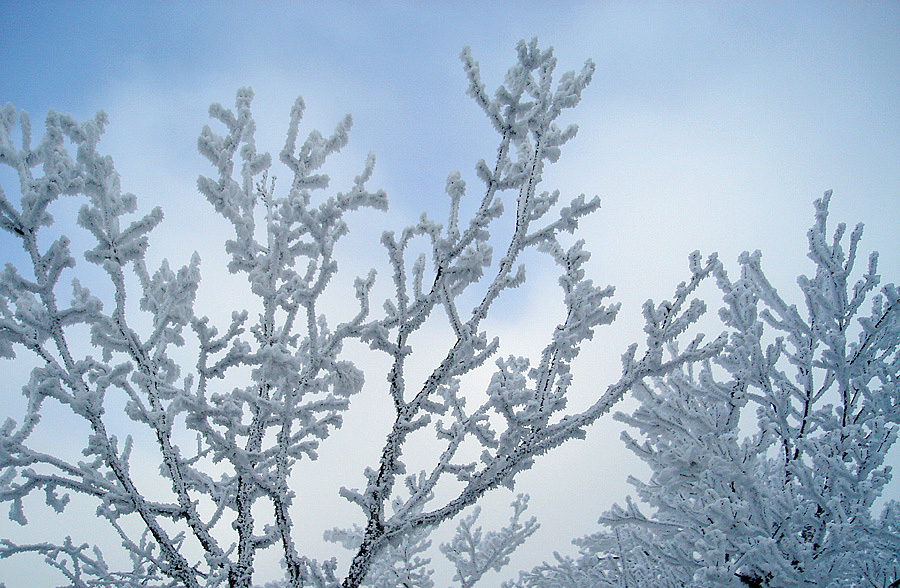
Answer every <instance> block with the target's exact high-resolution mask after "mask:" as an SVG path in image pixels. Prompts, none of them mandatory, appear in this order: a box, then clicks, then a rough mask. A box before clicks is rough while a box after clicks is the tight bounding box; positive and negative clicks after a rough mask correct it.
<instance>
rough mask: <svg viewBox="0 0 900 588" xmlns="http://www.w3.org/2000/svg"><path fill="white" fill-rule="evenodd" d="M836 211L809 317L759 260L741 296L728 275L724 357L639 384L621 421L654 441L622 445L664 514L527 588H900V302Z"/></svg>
mask: <svg viewBox="0 0 900 588" xmlns="http://www.w3.org/2000/svg"><path fill="white" fill-rule="evenodd" d="M830 197H831V194H830V192H829V193H826V195H825V197H824V198H822V199H820V200H818V201H817V202H816V207H815V209H816V220H815V224H814V225H813V227H812V228H811V229H810V231H809V234H808V237H809V258H810V259H811V260H812V262H813V264H814V267H815V271H814V274H813V275H812V277H805V276H802V277H800V278H799V279H798V284H799V286H800V293H801V294H802V300H803V307H802V310H801V309H800V308H798V307H797V306H796V305H795V304H790V303H789V302H788V300H787V299H785V298H783V297H782V296H781V295H780V294H779V293H778V292H777V291H776V289H775V288H774V287H773V286H772V284H771V283H770V282H769V280H768V279H767V278H766V276H765V274H764V273H763V270H762V262H761V256H760V254H759V252H756V253H754V254H744V255H743V256H741V258H740V265H741V268H742V272H741V278H740V279H739V280H737V281H732V280H731V279H729V277H728V275H727V274H726V272H725V271H724V269H723V268H722V267H721V266H720V267H717V268H716V270H715V274H716V276H717V279H718V284H719V288H720V289H721V291H722V292H723V295H724V297H723V300H724V306H723V308H722V309H721V311H720V316H721V318H722V320H723V322H724V323H725V325H726V326H727V328H728V329H729V331H730V333H729V342H728V344H727V345H726V348H725V350H724V351H723V353H722V354H721V355H720V356H718V357H717V358H715V359H714V360H713V361H706V362H701V363H699V364H693V365H688V366H685V367H684V368H683V369H679V370H677V371H675V372H673V373H671V374H669V375H668V376H666V377H664V378H656V379H653V381H652V382H649V381H648V382H647V384H646V385H645V384H644V383H641V384H639V385H638V386H637V387H636V389H635V394H636V396H637V398H638V399H639V400H640V402H641V404H640V407H639V408H638V409H636V410H635V412H634V413H633V414H630V415H624V414H617V415H616V416H617V418H618V419H620V420H622V421H623V422H625V423H627V424H629V425H631V426H632V427H634V428H635V429H637V431H638V432H639V433H640V435H641V439H638V438H635V437H633V436H631V435H630V434H628V433H625V434H624V435H623V438H624V440H625V441H626V444H627V445H628V447H629V448H630V449H631V450H632V451H633V452H634V453H636V454H637V455H638V456H639V457H640V458H641V459H642V460H643V461H644V462H645V463H646V464H648V465H649V466H650V469H651V471H652V475H651V477H650V479H649V480H648V481H646V482H644V481H640V480H637V479H633V480H632V484H633V485H634V486H635V488H636V490H637V494H638V496H639V497H640V499H641V501H642V502H643V503H645V504H646V505H647V506H649V508H650V509H651V513H650V514H645V512H644V510H646V507H644V510H642V507H641V506H640V505H639V504H637V503H635V502H633V501H631V500H630V499H629V500H628V501H627V503H626V505H625V506H624V507H623V506H618V505H617V506H614V507H613V509H612V510H611V511H610V512H608V513H607V514H605V515H604V516H603V518H602V519H601V522H602V523H604V524H605V525H606V529H604V530H603V531H601V532H600V533H598V534H596V535H593V536H590V537H586V538H584V539H582V540H580V541H579V542H578V544H579V546H580V547H581V550H582V551H581V556H580V557H579V558H576V559H571V558H568V559H567V558H559V560H558V561H557V562H556V564H552V565H550V564H547V565H545V566H542V567H541V568H538V569H535V570H533V571H532V572H531V573H530V574H525V575H523V576H522V578H521V581H522V583H523V584H524V585H527V586H534V587H538V586H545V585H550V583H548V582H555V583H554V585H557V586H573V587H574V586H629V587H632V588H639V587H645V588H649V587H660V586H680V587H686V586H698V587H704V586H708V587H719V586H721V587H727V586H735V587H740V586H751V587H763V586H771V587H776V586H777V587H779V588H800V587H821V588H825V587H834V588H836V587H839V586H840V587H863V586H867V587H873V588H888V587H895V586H898V585H900V532H898V531H900V527H898V521H900V519H898V508H900V507H898V505H897V503H895V502H892V501H891V502H888V504H887V506H886V507H885V508H884V512H883V514H882V515H881V516H880V517H877V516H875V513H873V505H874V503H875V501H876V499H878V498H879V497H880V496H881V494H882V491H883V490H884V487H885V485H886V484H887V483H888V481H889V479H890V467H889V466H886V465H885V463H884V462H885V455H886V453H887V451H888V449H890V447H891V446H892V445H893V444H894V442H895V441H896V437H897V428H898V423H900V291H898V289H897V288H896V287H895V286H894V285H893V284H886V285H884V286H882V287H881V288H880V289H879V288H878V286H879V285H880V282H881V279H880V277H879V275H878V274H877V260H878V257H877V254H874V253H873V254H872V255H871V256H870V257H869V260H868V266H867V267H866V268H865V269H864V270H863V271H861V272H854V268H855V264H856V262H857V255H858V244H859V241H860V238H861V236H862V225H858V226H857V227H856V229H855V230H854V231H852V233H851V234H850V236H849V238H846V235H845V233H846V226H845V225H843V224H840V225H838V226H837V229H836V230H835V231H834V233H833V235H829V234H828V230H827V227H826V220H827V216H828V203H829V200H830ZM854 276H855V277H854ZM560 578H572V580H571V581H570V580H565V581H559V579H560ZM594 578H596V579H594Z"/></svg>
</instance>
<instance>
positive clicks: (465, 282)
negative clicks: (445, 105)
mask: <svg viewBox="0 0 900 588" xmlns="http://www.w3.org/2000/svg"><path fill="white" fill-rule="evenodd" d="M517 54H518V61H517V64H516V65H515V66H514V67H513V68H511V69H510V71H509V73H508V74H507V77H506V81H505V84H504V85H502V86H501V87H500V88H499V89H498V90H497V92H496V94H495V97H493V98H491V97H489V96H488V94H487V93H486V91H485V87H484V84H483V83H482V81H481V78H480V73H479V68H478V65H477V63H476V62H475V61H474V60H473V59H472V57H471V55H470V53H469V51H468V50H464V51H463V53H462V55H461V59H462V61H463V64H464V67H465V71H466V75H467V77H468V78H469V83H470V86H469V94H470V96H472V97H473V98H474V99H475V101H476V103H477V104H478V105H479V107H480V108H481V109H482V110H484V111H485V113H486V115H487V116H488V118H489V119H490V121H491V122H492V124H493V126H494V127H495V129H496V130H497V131H498V133H499V135H500V140H499V145H498V148H497V159H496V163H495V165H494V167H493V168H490V167H489V166H488V165H487V164H486V163H485V162H484V161H483V160H482V161H480V162H478V164H477V165H476V174H477V176H478V178H479V179H480V180H481V181H482V183H483V184H484V185H485V192H484V196H483V198H482V200H481V203H480V206H479V207H478V209H477V210H476V212H475V213H474V215H473V217H472V218H471V220H470V221H469V223H468V228H466V229H463V228H462V227H463V226H464V224H463V223H462V222H461V219H460V218H459V210H460V205H459V203H460V201H461V199H462V198H464V196H465V192H466V188H467V186H466V183H465V182H464V181H463V180H462V177H461V174H459V173H458V172H454V173H452V174H451V175H450V176H449V178H448V180H447V189H446V191H447V194H448V195H449V197H450V213H449V218H448V222H447V227H446V228H444V227H443V226H442V225H439V224H437V223H435V222H434V221H431V220H430V219H429V218H428V217H427V216H425V215H423V216H422V218H421V220H420V222H419V223H418V224H416V225H413V226H411V227H409V228H407V229H405V230H404V231H403V232H402V233H400V235H399V236H398V235H397V234H395V233H386V234H385V235H384V237H383V239H382V243H383V244H384V245H385V247H386V248H387V250H388V257H389V259H390V262H391V266H392V268H393V270H394V271H393V281H394V285H395V289H396V294H395V297H394V298H393V299H391V300H388V301H386V302H385V305H384V306H385V309H386V315H385V318H384V319H383V320H382V321H379V322H376V323H372V324H371V326H370V327H369V329H370V330H369V333H368V335H367V336H368V340H369V342H370V345H371V346H372V348H373V349H378V350H380V351H383V352H384V353H386V354H388V355H389V356H390V357H391V360H392V364H393V365H392V368H391V371H390V373H389V375H388V381H389V390H390V396H391V399H392V401H393V405H394V408H395V411H396V418H395V422H394V425H393V427H392V430H391V431H390V433H389V434H388V437H387V439H386V441H385V444H384V447H383V450H382V457H381V461H380V464H379V467H378V468H377V469H370V470H368V471H367V472H366V479H367V482H368V483H367V485H366V487H365V488H364V489H361V490H349V489H344V491H343V493H344V495H345V497H346V498H348V499H349V500H350V501H351V502H354V503H356V504H357V505H359V506H360V507H361V509H362V510H363V512H364V514H365V516H366V525H365V527H364V537H363V539H362V542H361V544H360V546H359V549H358V551H357V554H356V556H355V558H354V560H353V562H352V564H351V568H350V573H349V575H348V577H347V579H346V580H345V582H344V586H345V587H348V588H349V587H354V586H357V585H359V583H360V582H362V581H363V578H364V577H365V574H366V570H367V569H368V567H369V566H370V565H371V562H372V561H373V558H376V557H377V554H378V553H379V552H380V550H382V549H384V545H387V544H389V543H390V542H392V541H394V540H395V538H397V537H400V536H402V535H403V534H405V533H407V532H409V530H411V529H418V528H420V527H429V526H434V525H437V524H440V523H441V522H442V521H445V520H447V519H449V518H451V517H454V516H456V515H457V514H458V513H460V512H461V511H462V510H463V509H465V508H466V507H468V506H470V505H472V504H474V503H475V502H477V501H478V499H479V498H480V497H481V496H483V495H484V494H485V493H486V492H488V491H490V490H492V489H494V488H496V487H498V486H508V487H512V485H513V483H514V479H515V476H516V474H518V473H519V472H521V471H523V470H525V469H527V468H529V467H530V466H531V464H532V463H533V460H534V458H535V457H536V456H539V455H542V454H544V453H546V452H547V451H549V450H551V449H553V448H554V447H557V446H558V445H560V444H562V443H564V442H566V441H568V440H570V439H573V438H580V437H582V436H583V435H584V429H585V428H586V427H587V426H589V425H590V424H591V423H593V422H594V421H596V420H597V419H598V418H599V417H601V416H602V415H603V414H606V413H607V412H608V411H609V409H610V408H611V407H612V406H613V405H614V404H615V403H616V402H618V401H619V400H620V399H621V398H622V397H623V396H624V394H626V393H627V392H628V391H629V390H631V389H632V388H633V387H634V386H636V385H639V384H640V382H641V381H642V380H643V379H644V378H648V377H654V376H660V375H663V374H665V373H668V372H670V371H672V370H675V369H678V368H679V367H680V366H682V365H683V364H687V363H692V362H697V361H702V360H705V359H708V358H710V357H712V356H714V355H715V354H716V353H718V352H719V350H720V349H721V348H722V346H723V345H724V339H719V340H717V341H715V342H713V343H709V344H705V345H704V344H702V339H701V338H699V337H698V338H697V339H695V340H694V341H692V342H691V343H689V344H688V345H685V346H684V349H683V351H680V352H674V353H673V354H672V355H671V357H666V358H664V357H663V350H664V349H665V348H676V347H677V345H676V342H677V340H678V339H679V338H680V337H681V336H682V335H683V334H684V332H685V331H686V330H687V329H688V327H690V326H692V325H693V324H695V323H696V322H697V319H698V318H699V316H700V315H701V314H702V313H703V312H704V310H705V307H703V305H702V304H700V303H699V302H696V301H695V302H690V301H689V298H690V296H691V295H692V294H693V293H694V291H695V290H696V289H697V287H698V286H699V284H700V283H701V282H702V281H703V280H704V279H706V278H707V277H708V276H710V275H712V272H713V271H714V269H715V268H716V267H717V264H718V261H717V260H716V259H715V258H714V257H713V258H710V259H709V260H708V262H706V263H703V262H702V260H700V259H699V256H695V257H694V258H692V279H691V281H690V283H686V284H682V285H681V286H679V288H678V290H677V291H676V297H675V299H674V300H673V301H671V302H667V303H663V304H662V305H661V306H660V307H658V308H657V307H653V306H652V305H650V306H648V307H647V309H646V311H645V313H646V316H647V322H648V327H647V333H648V345H647V350H646V352H645V353H644V355H643V357H641V358H639V359H638V358H636V357H635V354H636V350H637V348H636V347H635V348H633V349H631V350H630V351H629V353H627V354H626V356H625V359H624V360H623V365H624V369H623V375H622V378H621V379H620V380H619V381H618V382H616V383H614V384H612V385H610V386H609V387H608V389H607V390H606V392H605V393H604V394H599V395H598V400H597V401H596V403H595V404H594V405H593V406H592V407H590V408H589V409H588V410H586V411H583V412H581V413H574V412H569V413H567V412H566V410H565V408H566V393H567V392H568V390H569V388H570V386H571V383H572V376H571V365H572V362H573V361H574V360H575V359H576V358H577V357H578V356H579V354H580V352H581V350H582V347H583V346H584V344H585V343H586V342H587V341H589V340H590V339H592V338H593V336H594V332H595V330H596V329H597V328H598V327H600V326H603V325H606V324H609V323H610V322H612V321H613V320H614V318H615V316H616V314H617V312H618V310H619V307H618V305H616V304H610V303H609V298H611V296H612V294H613V289H612V288H611V287H606V288H601V287H597V286H595V285H594V283H593V282H592V281H591V280H590V279H588V278H587V277H586V272H585V269H584V265H585V263H586V262H587V260H588V259H589V257H590V254H589V252H588V251H587V250H586V249H585V247H584V242H583V241H582V240H575V241H574V243H573V244H571V245H564V242H565V234H566V233H568V234H574V233H575V232H576V231H577V229H578V224H579V220H580V219H581V218H582V217H584V216H586V215H588V214H591V213H592V212H594V211H596V210H597V209H598V208H599V199H597V198H594V199H591V200H587V199H586V198H585V197H584V196H583V195H582V196H578V197H576V198H574V199H573V200H571V202H570V203H569V204H568V205H567V206H562V207H560V206H558V203H559V197H560V195H559V192H558V191H552V192H551V191H541V190H540V188H539V187H540V184H541V181H542V177H543V171H544V167H545V165H548V164H551V163H553V162H555V161H556V160H557V158H558V157H559V155H560V148H561V147H562V145H563V144H565V143H566V142H567V141H569V140H570V139H571V138H572V137H573V136H574V135H575V132H576V127H575V126H574V125H570V126H569V127H567V128H566V129H565V130H560V128H559V127H558V126H557V124H556V120H557V119H558V117H559V116H560V115H561V114H562V112H563V111H564V110H565V109H568V108H572V107H574V106H575V105H577V103H578V102H579V100H580V96H581V92H582V90H583V89H584V87H585V86H586V85H587V84H588V83H589V82H590V79H591V76H592V74H593V70H594V66H593V64H592V63H591V62H590V61H589V62H587V63H586V64H585V67H584V69H583V70H582V71H581V72H580V73H577V74H576V73H567V74H565V75H563V77H562V79H561V81H560V82H559V83H558V84H556V86H555V87H554V84H553V70H554V67H555V63H556V60H555V57H554V56H553V53H552V50H547V51H541V50H539V49H538V47H537V43H536V41H532V42H530V43H525V42H522V43H520V44H519V46H518V48H517ZM513 154H515V157H516V159H515V160H513V159H512V157H513ZM504 192H511V193H512V194H511V199H512V200H513V201H512V202H511V203H510V204H508V205H504V204H503V197H502V194H503V193H504ZM505 210H508V211H509V212H507V213H506V214H509V215H512V216H511V221H512V222H511V224H512V230H511V233H510V234H508V236H506V237H505V241H504V242H505V252H504V253H503V255H502V257H500V258H499V259H498V260H497V261H496V263H495V262H494V259H493V248H494V247H493V243H495V242H496V241H497V239H496V238H494V239H493V240H490V239H491V234H490V231H491V227H492V225H493V224H494V221H495V220H496V219H497V218H499V217H500V216H501V215H503V214H504V211H505ZM415 238H424V239H426V240H427V241H428V242H430V244H431V261H432V273H431V274H430V275H431V276H432V277H431V286H430V288H425V287H424V283H425V266H426V263H427V262H426V261H425V260H424V259H423V258H422V257H420V258H419V259H417V260H416V261H415V262H413V263H410V262H409V261H408V260H407V259H406V252H407V251H408V250H409V244H410V243H411V242H412V240H413V239H415ZM528 251H533V252H535V253H537V254H543V255H547V256H548V257H549V258H550V259H551V260H553V261H554V262H555V263H556V264H557V265H558V266H559V268H560V278H559V285H560V287H561V289H562V298H563V302H564V304H565V308H566V312H565V316H564V318H563V319H562V321H561V322H560V324H559V325H558V326H557V327H556V329H555V330H554V332H553V333H552V335H551V337H550V341H549V342H548V344H547V345H546V346H545V348H544V350H543V352H542V353H541V355H540V358H539V359H538V360H537V361H536V362H535V364H534V365H533V366H532V363H531V361H530V360H529V359H526V358H523V357H509V358H506V359H498V360H496V366H497V371H496V372H495V373H494V375H493V376H492V377H491V380H490V383H489V384H488V386H487V389H486V390H485V393H484V395H483V396H482V397H481V398H480V399H479V398H478V397H477V396H475V395H472V394H466V395H463V393H462V389H461V386H460V381H461V378H463V377H464V376H466V375H467V374H470V373H472V372H474V371H475V370H476V369H477V368H479V367H481V366H482V365H484V364H485V362H486V361H487V360H488V359H489V358H490V357H491V356H493V355H495V354H496V353H497V352H498V350H499V347H500V343H499V340H498V339H497V338H491V337H490V336H489V335H488V334H487V333H486V332H485V331H482V330H480V329H481V325H482V324H483V323H484V322H485V320H486V319H487V318H488V316H489V315H490V313H491V312H492V310H493V308H494V307H495V305H496V303H497V301H498V300H500V299H501V297H502V296H503V293H504V292H505V291H507V290H509V289H510V288H516V287H520V286H522V284H524V283H525V272H524V267H523V266H522V265H521V263H520V259H521V258H522V257H523V256H524V255H525V254H526V252H528ZM409 267H411V268H412V275H411V276H410V275H408V274H407V268H409ZM476 283H478V284H480V285H481V288H480V290H479V291H480V292H483V293H482V294H480V296H479V297H478V298H477V299H476V301H475V302H474V303H470V306H469V308H470V310H468V312H466V310H464V309H463V308H462V307H461V302H460V301H461V300H463V299H464V298H463V297H462V294H463V293H465V292H467V291H468V290H469V289H470V287H471V286H472V285H474V284H476ZM436 308H443V309H444V310H445V313H446V316H447V320H448V322H449V324H450V326H451V328H452V331H453V333H454V335H455V341H454V342H453V344H452V345H451V346H450V348H449V349H448V350H447V352H446V354H445V356H444V358H443V360H442V361H441V362H440V363H439V365H438V366H437V367H436V368H435V369H434V370H432V371H431V373H430V375H429V376H428V377H427V378H426V379H425V382H424V384H423V385H421V387H418V388H416V389H414V390H409V388H408V382H407V379H406V369H405V366H406V363H407V362H408V361H409V360H410V358H411V357H415V350H414V349H413V348H412V346H411V345H410V335H411V334H412V333H413V332H415V331H416V330H417V329H419V328H420V327H421V326H422V325H423V324H425V322H426V320H427V319H428V318H429V317H430V316H431V315H432V311H433V310H434V309H436ZM472 400H475V401H476V403H475V407H474V409H471V410H470V409H467V408H466V406H467V403H469V402H471V401H472ZM435 416H440V417H441V419H440V420H438V421H437V422H436V423H435V430H436V434H437V438H438V439H440V440H442V441H443V442H444V443H445V449H444V451H443V452H442V454H441V455H440V456H439V457H438V458H437V460H436V462H435V464H434V466H433V467H432V468H430V470H426V471H425V472H423V476H424V477H423V478H422V480H423V482H422V485H421V487H420V491H419V492H416V493H412V494H411V495H410V497H409V499H408V501H407V505H406V506H405V507H403V508H401V509H400V510H399V511H398V513H399V514H397V513H395V514H394V515H393V516H390V517H389V516H387V515H386V514H385V510H386V509H385V506H386V505H387V504H388V502H389V501H390V500H391V499H392V497H394V496H395V487H396V480H397V477H398V475H400V474H403V473H404V471H405V465H404V463H403V460H402V455H403V452H404V447H405V445H406V444H407V443H408V442H409V441H408V440H409V439H410V438H411V436H412V435H413V434H414V433H416V432H417V431H420V430H422V429H423V427H425V426H426V425H428V424H429V423H431V421H432V419H433V417H435ZM468 443H475V444H477V445H479V446H481V449H482V453H481V456H480V461H478V462H472V461H465V460H462V459H460V457H459V454H460V453H461V448H462V447H464V446H466V445H467V444H468ZM445 480H446V481H447V482H450V481H453V480H455V481H456V482H457V483H458V484H460V485H458V486H457V488H458V490H455V491H454V493H455V494H454V497H453V498H451V499H449V500H447V501H446V502H444V503H443V505H437V506H434V507H431V508H430V509H425V510H421V511H420V510H419V506H420V505H421V504H422V501H423V500H424V497H425V496H426V495H429V494H430V493H431V492H432V491H433V490H434V489H435V488H437V487H438V486H441V487H443V486H444V485H445Z"/></svg>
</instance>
